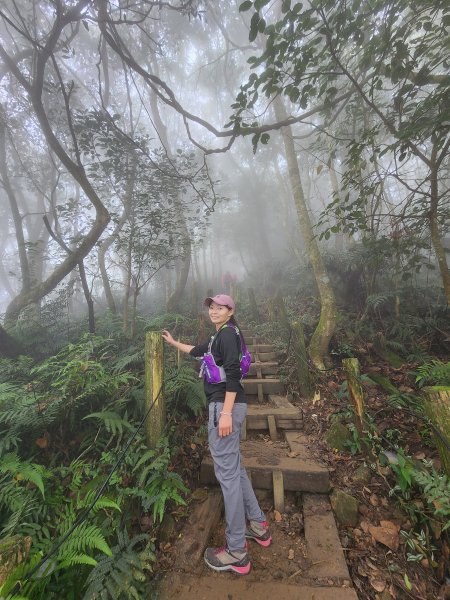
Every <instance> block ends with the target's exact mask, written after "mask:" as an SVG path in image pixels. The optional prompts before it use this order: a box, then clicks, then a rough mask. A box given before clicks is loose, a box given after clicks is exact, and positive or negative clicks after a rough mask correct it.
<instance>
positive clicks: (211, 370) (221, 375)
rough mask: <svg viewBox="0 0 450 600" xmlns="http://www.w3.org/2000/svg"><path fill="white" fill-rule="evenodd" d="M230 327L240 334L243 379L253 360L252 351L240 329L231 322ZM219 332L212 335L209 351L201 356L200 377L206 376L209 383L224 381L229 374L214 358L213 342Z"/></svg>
mask: <svg viewBox="0 0 450 600" xmlns="http://www.w3.org/2000/svg"><path fill="white" fill-rule="evenodd" d="M228 327H232V328H233V329H234V330H235V332H236V335H238V336H239V340H240V344H241V353H240V366H241V379H242V378H243V377H245V376H246V375H247V374H248V372H249V370H250V364H251V362H252V357H251V354H250V352H249V351H248V350H247V346H246V345H245V342H244V338H243V337H242V336H241V334H240V331H239V329H238V328H237V327H236V326H234V325H231V324H228ZM217 335H218V334H216V335H214V336H212V337H211V340H210V342H209V346H208V352H207V353H206V354H204V355H203V356H202V357H201V359H200V360H201V361H202V366H201V367H200V373H199V377H204V378H205V380H206V381H207V382H208V383H223V382H225V381H226V380H227V376H226V374H225V369H224V368H223V367H219V366H218V365H217V364H216V361H215V360H214V356H213V355H212V352H211V348H212V345H213V342H214V340H215V338H216V336H217Z"/></svg>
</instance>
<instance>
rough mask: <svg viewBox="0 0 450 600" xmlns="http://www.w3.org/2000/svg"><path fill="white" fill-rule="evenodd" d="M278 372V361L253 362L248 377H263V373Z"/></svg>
mask: <svg viewBox="0 0 450 600" xmlns="http://www.w3.org/2000/svg"><path fill="white" fill-rule="evenodd" d="M277 373H278V363H277V362H268V361H267V362H261V361H258V362H252V364H251V365H250V370H249V372H248V377H253V376H256V377H260V378H261V377H262V376H263V375H276V374H277Z"/></svg>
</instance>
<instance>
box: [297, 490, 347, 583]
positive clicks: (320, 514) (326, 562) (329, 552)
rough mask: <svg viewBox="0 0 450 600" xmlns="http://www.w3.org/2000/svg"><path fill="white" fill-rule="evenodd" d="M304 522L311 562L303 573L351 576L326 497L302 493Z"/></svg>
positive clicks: (325, 576)
mask: <svg viewBox="0 0 450 600" xmlns="http://www.w3.org/2000/svg"><path fill="white" fill-rule="evenodd" d="M303 523H304V527H305V539H306V544H307V555H308V558H309V559H310V561H311V566H310V567H309V569H308V571H307V573H305V575H306V576H307V577H314V578H318V579H320V578H324V579H330V578H331V579H333V578H334V579H341V580H348V579H350V574H349V572H348V567H347V563H346V561H345V558H344V552H343V550H342V546H341V541H340V539H339V533H338V529H337V527H336V521H335V519H334V515H333V510H332V508H331V504H330V502H329V500H328V496H325V495H322V494H314V495H313V494H303Z"/></svg>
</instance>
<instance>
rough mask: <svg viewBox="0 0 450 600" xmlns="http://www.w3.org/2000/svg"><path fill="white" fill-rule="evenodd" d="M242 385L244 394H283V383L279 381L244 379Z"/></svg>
mask: <svg viewBox="0 0 450 600" xmlns="http://www.w3.org/2000/svg"><path fill="white" fill-rule="evenodd" d="M242 385H243V386H244V391H245V393H246V394H252V395H254V394H257V395H258V396H259V395H260V393H261V392H262V394H284V383H281V381H280V380H279V379H269V378H265V379H244V380H243V381H242ZM258 386H260V388H259V389H258Z"/></svg>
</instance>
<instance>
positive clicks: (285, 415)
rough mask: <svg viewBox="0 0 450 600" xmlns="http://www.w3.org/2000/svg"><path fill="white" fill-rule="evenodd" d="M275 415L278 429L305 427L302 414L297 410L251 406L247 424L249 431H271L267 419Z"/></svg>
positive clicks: (292, 407)
mask: <svg viewBox="0 0 450 600" xmlns="http://www.w3.org/2000/svg"><path fill="white" fill-rule="evenodd" d="M271 415H273V416H274V417H275V424H276V426H277V429H301V427H302V425H303V421H302V414H301V413H300V411H299V410H298V408H295V407H294V406H291V408H283V407H282V408H277V407H271V406H267V405H258V404H249V405H248V411H247V417H246V423H247V431H248V430H250V429H254V430H259V431H261V430H263V431H264V430H267V429H269V425H268V421H267V417H269V416H271Z"/></svg>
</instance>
